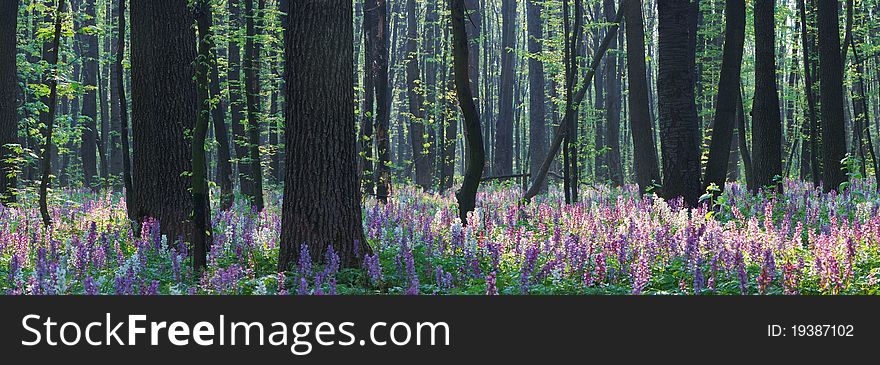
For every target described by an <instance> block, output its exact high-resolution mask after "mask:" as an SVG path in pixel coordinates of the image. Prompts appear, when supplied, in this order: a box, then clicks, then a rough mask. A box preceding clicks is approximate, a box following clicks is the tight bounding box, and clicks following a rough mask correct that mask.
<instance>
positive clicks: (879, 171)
mask: <svg viewBox="0 0 880 365" xmlns="http://www.w3.org/2000/svg"><path fill="white" fill-rule="evenodd" d="M849 4H850V5H852V3H849ZM849 41H850V43H851V44H852V50H853V52H852V53H853V63H854V64H855V68H856V69H855V72H856V77H855V81H854V82H853V89H854V94H855V95H854V96H853V111H854V112H855V114H856V118H855V119H856V120H855V121H856V124H857V125H858V128H859V130H858V136H859V137H864V138H865V139H866V140H867V144H866V145H861V144H860V145H861V148H860V150H861V155H862V158H863V159H864V158H865V155H870V156H871V161H872V162H873V167H874V181H875V184H876V189H877V190H878V191H880V161H877V152H876V151H874V140H873V138H872V137H871V113H870V112H869V110H870V109H869V108H868V93H867V92H866V91H865V84H866V82H865V66H864V63H863V59H862V57H861V56H860V55H859V46H860V45H861V42H859V43H856V41H855V38H850V40H849ZM865 150H867V154H866V153H865ZM865 162H867V161H863V163H862V166H864V165H865Z"/></svg>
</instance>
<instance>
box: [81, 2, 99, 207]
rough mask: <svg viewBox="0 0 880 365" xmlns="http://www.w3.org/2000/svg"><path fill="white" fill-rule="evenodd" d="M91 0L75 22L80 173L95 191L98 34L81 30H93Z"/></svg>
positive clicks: (86, 183)
mask: <svg viewBox="0 0 880 365" xmlns="http://www.w3.org/2000/svg"><path fill="white" fill-rule="evenodd" d="M95 1H96V0H84V2H85V9H84V11H85V14H84V15H85V17H84V21H83V22H81V23H80V22H77V23H78V24H77V25H78V27H77V28H78V29H77V34H76V37H77V39H78V42H79V47H80V50H81V57H82V63H83V68H82V71H83V75H82V82H83V87H84V89H85V93H84V94H83V96H82V98H83V99H82V100H83V102H82V118H80V123H81V124H80V125H81V126H82V128H81V129H82V143H81V144H80V146H79V152H80V158H81V159H82V173H83V179H84V184H85V186H86V187H87V188H90V189H92V190H93V191H97V190H98V188H99V187H100V186H99V184H98V182H97V178H98V161H97V140H98V127H97V122H98V91H97V86H98V35H97V34H96V33H93V32H88V31H84V30H83V29H84V28H94V27H95V19H96V18H95Z"/></svg>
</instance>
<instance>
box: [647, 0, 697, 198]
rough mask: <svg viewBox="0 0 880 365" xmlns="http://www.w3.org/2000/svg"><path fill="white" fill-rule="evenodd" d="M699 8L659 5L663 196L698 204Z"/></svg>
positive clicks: (681, 0) (684, 2)
mask: <svg viewBox="0 0 880 365" xmlns="http://www.w3.org/2000/svg"><path fill="white" fill-rule="evenodd" d="M697 8H698V3H695V2H691V1H689V0H659V1H658V2H657V22H658V33H659V37H658V38H659V47H658V63H659V70H658V73H657V92H658V95H657V97H658V100H657V101H658V110H659V114H660V141H661V147H662V152H663V196H664V197H665V198H666V199H674V198H678V197H682V198H684V202H685V204H687V205H689V206H695V205H697V201H698V199H699V197H700V190H701V186H700V142H701V133H700V121H699V119H698V117H697V107H696V101H695V99H694V85H695V84H694V82H695V77H696V75H695V74H694V73H695V57H696V54H695V50H696V48H695V47H696V38H695V35H696V31H697V29H696V24H697Z"/></svg>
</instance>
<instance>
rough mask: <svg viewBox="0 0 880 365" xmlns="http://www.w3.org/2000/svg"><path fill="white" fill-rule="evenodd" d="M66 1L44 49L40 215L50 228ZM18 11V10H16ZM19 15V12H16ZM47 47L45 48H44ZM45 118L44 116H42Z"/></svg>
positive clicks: (60, 4) (61, 1)
mask: <svg viewBox="0 0 880 365" xmlns="http://www.w3.org/2000/svg"><path fill="white" fill-rule="evenodd" d="M64 4H65V1H64V0H58V8H57V9H56V10H55V30H54V31H53V33H52V43H51V44H49V45H48V47H49V48H48V52H46V50H47V49H46V48H43V50H44V52H43V55H44V56H46V57H44V58H45V59H46V61H47V63H48V64H49V67H50V68H49V70H47V71H44V72H43V81H44V83H46V84H48V85H49V97H48V99H47V107H48V108H49V112H48V113H46V114H45V118H41V119H43V120H44V121H45V122H44V124H45V128H43V131H42V134H43V140H44V145H43V151H42V155H41V160H42V171H41V173H42V176H41V178H40V193H39V195H40V197H39V204H40V214H41V215H42V217H43V225H44V226H46V227H49V226H50V225H52V217H50V216H49V203H48V194H49V179H50V175H51V173H52V159H51V158H50V157H51V156H52V132H53V129H54V126H55V107H56V106H57V100H58V77H56V73H57V69H56V67H57V65H58V54H59V53H60V51H61V48H60V46H61V22H62V16H63V15H64ZM16 10H17V9H16ZM16 14H18V11H16ZM44 47H45V46H44ZM41 116H43V114H41Z"/></svg>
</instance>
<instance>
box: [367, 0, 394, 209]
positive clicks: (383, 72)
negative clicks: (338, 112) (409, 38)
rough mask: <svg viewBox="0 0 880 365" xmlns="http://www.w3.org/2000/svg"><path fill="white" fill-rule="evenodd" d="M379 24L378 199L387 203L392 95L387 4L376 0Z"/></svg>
mask: <svg viewBox="0 0 880 365" xmlns="http://www.w3.org/2000/svg"><path fill="white" fill-rule="evenodd" d="M376 5H377V6H376V7H375V9H374V10H371V11H375V12H376V17H377V19H378V21H377V22H376V27H375V28H374V29H373V32H372V33H373V36H374V41H373V42H374V43H375V45H376V47H377V48H376V51H377V52H376V53H375V54H374V55H373V76H374V79H373V87H375V88H376V91H375V92H376V121H375V126H376V128H375V131H376V137H375V141H376V155H377V156H376V157H377V158H378V160H377V162H376V169H375V170H376V198H377V199H379V201H380V202H382V203H387V202H388V197H389V196H390V195H391V141H390V134H389V133H388V131H389V128H388V125H389V123H390V120H391V98H390V97H389V92H390V90H389V83H388V57H389V55H388V30H389V26H388V6H387V4H386V1H385V0H377V1H376Z"/></svg>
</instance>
